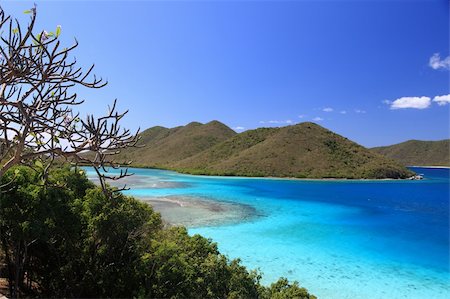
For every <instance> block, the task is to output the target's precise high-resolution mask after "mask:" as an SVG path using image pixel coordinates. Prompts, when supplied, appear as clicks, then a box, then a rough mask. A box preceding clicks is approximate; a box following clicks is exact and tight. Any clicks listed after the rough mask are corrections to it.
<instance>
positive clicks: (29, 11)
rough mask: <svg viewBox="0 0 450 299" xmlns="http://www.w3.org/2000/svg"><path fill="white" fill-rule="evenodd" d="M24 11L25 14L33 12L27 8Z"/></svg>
mask: <svg viewBox="0 0 450 299" xmlns="http://www.w3.org/2000/svg"><path fill="white" fill-rule="evenodd" d="M23 13H24V14H30V13H31V10H29V9H27V10H25V11H24V12H23Z"/></svg>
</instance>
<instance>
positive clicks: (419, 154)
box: [372, 139, 450, 167]
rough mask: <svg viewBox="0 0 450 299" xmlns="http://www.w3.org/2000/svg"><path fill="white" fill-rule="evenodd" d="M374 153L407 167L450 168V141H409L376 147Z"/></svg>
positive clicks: (373, 149)
mask: <svg viewBox="0 0 450 299" xmlns="http://www.w3.org/2000/svg"><path fill="white" fill-rule="evenodd" d="M372 151H374V152H376V153H379V154H382V155H385V156H387V157H389V158H392V159H395V160H397V161H399V162H400V163H401V164H403V165H406V166H419V165H421V166H446V167H449V166H450V139H444V140H439V141H421V140H408V141H405V142H402V143H398V144H394V145H390V146H380V147H375V148H372Z"/></svg>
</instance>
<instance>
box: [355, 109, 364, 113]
mask: <svg viewBox="0 0 450 299" xmlns="http://www.w3.org/2000/svg"><path fill="white" fill-rule="evenodd" d="M355 113H366V110H361V109H355Z"/></svg>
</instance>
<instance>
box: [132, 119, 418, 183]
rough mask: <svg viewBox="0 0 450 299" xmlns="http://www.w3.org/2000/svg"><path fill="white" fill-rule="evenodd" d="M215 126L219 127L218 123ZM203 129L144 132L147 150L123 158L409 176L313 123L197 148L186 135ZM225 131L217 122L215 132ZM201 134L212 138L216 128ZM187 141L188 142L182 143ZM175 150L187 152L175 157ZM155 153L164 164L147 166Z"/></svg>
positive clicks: (170, 165)
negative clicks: (217, 128)
mask: <svg viewBox="0 0 450 299" xmlns="http://www.w3.org/2000/svg"><path fill="white" fill-rule="evenodd" d="M209 124H211V123H209ZM209 124H207V125H209ZM214 124H215V125H217V126H219V124H220V123H218V122H214ZM207 125H197V126H196V127H193V126H192V124H190V125H188V126H186V127H182V128H175V129H172V130H176V132H177V134H174V133H172V134H171V135H169V136H170V138H169V137H166V136H167V133H168V132H169V131H167V130H169V129H162V128H161V127H155V128H152V129H149V130H147V131H145V132H144V133H143V134H142V140H143V142H144V143H145V142H146V141H148V142H149V146H146V147H144V148H141V149H139V150H138V151H133V150H128V149H127V150H126V152H125V155H126V157H127V158H129V159H131V160H135V161H136V163H134V165H135V166H147V167H159V168H166V169H172V170H176V171H180V172H184V173H191V174H206V175H239V176H275V177H297V178H350V179H358V178H367V179H383V178H396V179H397V178H407V177H410V176H412V175H413V173H412V172H410V171H409V170H407V169H406V168H405V167H403V166H402V165H400V164H399V163H398V162H395V161H393V160H391V159H389V158H386V157H383V156H381V155H379V154H377V153H374V152H371V151H370V150H368V149H366V148H364V147H362V146H360V145H358V144H356V143H354V142H352V141H350V140H348V139H347V138H344V137H342V136H340V135H337V134H335V133H333V132H331V131H329V130H327V129H325V128H323V127H321V126H319V125H317V124H314V123H308V122H306V123H302V124H298V125H295V126H287V127H282V128H259V129H256V130H249V131H246V132H243V133H240V134H221V135H220V139H217V140H222V139H225V137H226V136H228V135H230V136H229V137H228V138H227V139H226V140H223V141H222V142H215V143H209V144H208V146H202V147H200V146H197V145H196V144H198V141H195V140H193V139H192V138H190V136H192V135H193V133H192V132H195V131H196V130H197V128H201V127H202V126H207ZM224 127H226V126H225V125H223V124H220V128H224ZM223 130H224V131H227V130H225V129H223ZM203 132H205V133H206V134H215V132H217V130H210V131H205V130H203ZM149 136H150V137H149ZM202 136H203V139H202V140H204V139H207V135H202ZM212 136H215V135H212ZM210 137H211V136H210ZM211 138H212V137H211ZM169 139H170V140H169ZM178 139H180V140H183V144H185V145H184V146H182V147H180V145H177V146H176V147H175V149H176V150H174V147H169V146H166V145H167V144H169V141H170V143H173V144H178V143H177V142H175V140H178ZM217 140H216V141H217ZM187 141H189V143H185V142H187ZM156 143H157V144H158V145H159V146H158V147H156V148H155V147H154V145H153V144H156ZM180 144H181V142H180ZM180 151H183V152H184V153H186V154H184V155H180V154H179V153H180ZM159 154H161V155H163V154H165V157H166V160H164V161H163V160H161V159H158V158H157V159H156V160H155V161H158V163H156V162H151V161H153V160H152V159H150V157H155V156H157V155H159Z"/></svg>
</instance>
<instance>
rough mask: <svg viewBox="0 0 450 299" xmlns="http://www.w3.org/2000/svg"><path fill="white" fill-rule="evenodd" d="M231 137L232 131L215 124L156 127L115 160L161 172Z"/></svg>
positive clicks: (148, 130) (143, 134) (194, 123)
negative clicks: (129, 161)
mask: <svg viewBox="0 0 450 299" xmlns="http://www.w3.org/2000/svg"><path fill="white" fill-rule="evenodd" d="M234 135H236V132H235V131H233V130H232V129H230V128H229V127H227V126H226V125H224V124H222V123H221V122H218V121H211V122H209V123H206V124H201V123H199V122H191V123H189V124H187V125H186V126H179V127H175V128H172V129H169V128H165V127H160V126H156V127H152V128H149V129H147V130H145V131H143V132H142V133H141V134H140V137H141V138H140V140H139V141H138V143H137V147H136V148H129V149H127V150H126V151H123V152H122V153H121V154H120V155H119V156H118V157H117V160H119V161H120V160H132V161H133V165H135V166H145V167H163V168H164V167H166V166H167V165H169V164H170V163H174V162H177V161H180V160H183V159H185V158H188V157H191V156H193V155H195V154H198V153H199V152H202V151H204V150H206V149H208V148H210V147H212V146H214V145H216V144H218V143H220V142H222V141H224V140H227V139H228V138H230V137H232V136H234Z"/></svg>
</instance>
